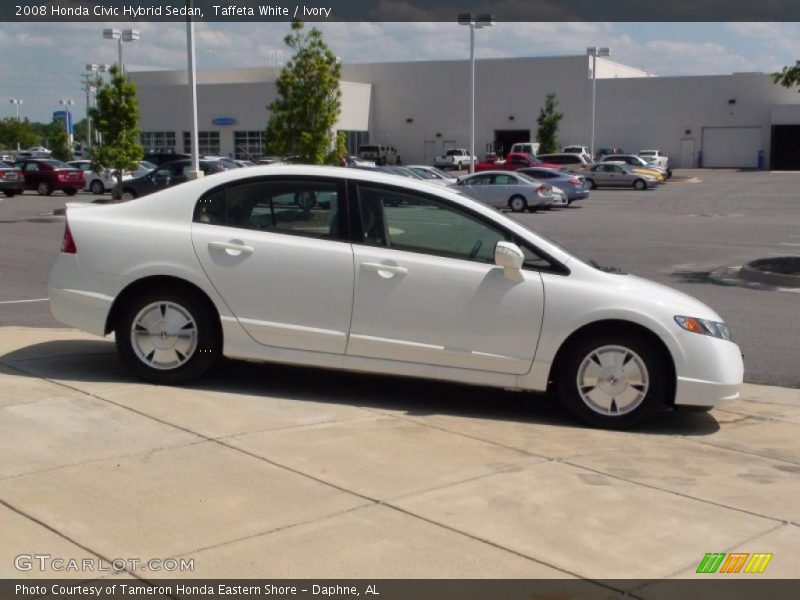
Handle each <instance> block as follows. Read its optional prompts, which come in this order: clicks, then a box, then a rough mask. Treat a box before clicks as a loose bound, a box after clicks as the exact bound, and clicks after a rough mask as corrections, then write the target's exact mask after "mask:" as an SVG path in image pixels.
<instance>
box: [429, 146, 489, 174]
mask: <svg viewBox="0 0 800 600" xmlns="http://www.w3.org/2000/svg"><path fill="white" fill-rule="evenodd" d="M472 161H474V162H478V157H477V156H471V155H470V153H469V150H467V149H466V148H451V149H450V150H448V151H447V152H445V153H444V154H443V155H442V156H434V158H433V166H434V167H438V168H439V169H456V170H457V171H463V170H464V169H468V168H469V165H470V162H472Z"/></svg>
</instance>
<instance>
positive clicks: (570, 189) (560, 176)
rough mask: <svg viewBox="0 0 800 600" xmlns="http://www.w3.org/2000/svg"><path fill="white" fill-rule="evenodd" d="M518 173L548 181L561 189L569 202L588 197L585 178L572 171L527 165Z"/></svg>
mask: <svg viewBox="0 0 800 600" xmlns="http://www.w3.org/2000/svg"><path fill="white" fill-rule="evenodd" d="M517 172H518V173H524V174H525V175H528V176H529V177H533V178H534V179H538V180H539V181H543V182H544V183H549V184H550V185H552V186H553V187H554V188H558V189H560V190H562V191H563V192H564V193H565V194H566V196H567V200H568V202H569V203H570V204H572V203H573V202H575V200H583V199H584V198H588V197H589V188H588V187H587V185H586V179H585V178H584V177H583V176H582V175H576V174H574V173H565V172H564V171H559V170H558V169H545V168H543V167H529V168H527V169H520V170H519V171H517Z"/></svg>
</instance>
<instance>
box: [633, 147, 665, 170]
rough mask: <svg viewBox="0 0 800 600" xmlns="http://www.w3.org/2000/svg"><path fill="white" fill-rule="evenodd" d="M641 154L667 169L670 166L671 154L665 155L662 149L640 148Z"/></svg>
mask: <svg viewBox="0 0 800 600" xmlns="http://www.w3.org/2000/svg"><path fill="white" fill-rule="evenodd" d="M639 156H641V157H642V158H644V159H645V160H647V161H651V162H652V161H655V162H654V163H653V164H656V165H658V166H659V167H664V168H665V169H666V168H667V167H669V156H667V155H665V154H664V153H663V152H662V151H661V150H640V151H639Z"/></svg>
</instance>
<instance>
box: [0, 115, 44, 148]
mask: <svg viewBox="0 0 800 600" xmlns="http://www.w3.org/2000/svg"><path fill="white" fill-rule="evenodd" d="M41 139H42V136H41V135H40V134H39V133H38V132H37V131H36V130H35V129H34V127H33V124H32V123H31V122H30V121H28V119H24V120H22V119H21V120H19V121H17V119H15V118H14V117H6V118H5V119H2V120H0V148H16V147H17V144H19V146H20V148H28V147H30V146H35V145H36V144H38V143H40V141H41Z"/></svg>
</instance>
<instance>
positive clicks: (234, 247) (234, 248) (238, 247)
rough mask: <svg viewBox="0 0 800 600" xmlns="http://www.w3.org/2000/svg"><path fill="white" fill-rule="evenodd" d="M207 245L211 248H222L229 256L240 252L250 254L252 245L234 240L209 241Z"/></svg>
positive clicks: (237, 254)
mask: <svg viewBox="0 0 800 600" xmlns="http://www.w3.org/2000/svg"><path fill="white" fill-rule="evenodd" d="M208 247H209V248H210V249H211V250H223V251H224V252H225V254H228V255H230V256H240V255H242V254H252V253H253V247H252V246H246V245H245V244H239V243H236V242H209V243H208Z"/></svg>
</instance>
